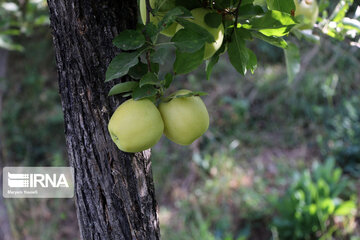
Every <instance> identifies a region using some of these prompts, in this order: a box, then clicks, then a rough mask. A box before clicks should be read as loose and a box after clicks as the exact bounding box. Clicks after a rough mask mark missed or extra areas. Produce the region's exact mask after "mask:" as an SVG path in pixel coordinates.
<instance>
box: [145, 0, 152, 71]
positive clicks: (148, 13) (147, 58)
mask: <svg viewBox="0 0 360 240" xmlns="http://www.w3.org/2000/svg"><path fill="white" fill-rule="evenodd" d="M145 3H146V24H149V23H150V13H151V14H152V10H153V9H152V8H151V5H150V0H145ZM146 41H148V42H151V39H150V37H149V36H147V35H146ZM146 62H147V67H148V71H149V72H151V61H150V50H148V51H147V52H146Z"/></svg>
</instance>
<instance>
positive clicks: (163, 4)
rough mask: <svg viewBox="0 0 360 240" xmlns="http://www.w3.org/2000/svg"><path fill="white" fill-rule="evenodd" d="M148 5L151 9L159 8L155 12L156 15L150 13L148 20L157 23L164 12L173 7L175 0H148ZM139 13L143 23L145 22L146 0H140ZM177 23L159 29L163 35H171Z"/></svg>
mask: <svg viewBox="0 0 360 240" xmlns="http://www.w3.org/2000/svg"><path fill="white" fill-rule="evenodd" d="M150 6H151V8H153V9H155V8H156V9H159V11H158V12H157V13H156V14H157V15H156V16H153V15H152V14H151V13H150V22H152V23H153V24H155V25H157V24H158V23H159V22H160V21H161V19H162V18H163V17H164V16H165V14H166V12H167V11H169V10H171V9H173V8H175V0H150ZM140 15H141V20H142V22H143V23H144V24H145V23H146V2H145V0H140ZM176 27H177V23H173V24H171V25H170V26H169V27H168V28H166V29H165V30H163V31H161V34H164V35H165V36H168V37H172V36H174V34H175V32H176Z"/></svg>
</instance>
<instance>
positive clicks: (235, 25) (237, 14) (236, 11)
mask: <svg viewBox="0 0 360 240" xmlns="http://www.w3.org/2000/svg"><path fill="white" fill-rule="evenodd" d="M241 1H242V0H239V3H238V5H237V7H236V9H235V12H234V14H235V22H234V28H233V29H232V31H231V35H232V34H233V33H234V31H235V28H236V27H237V24H238V17H239V8H240V5H241Z"/></svg>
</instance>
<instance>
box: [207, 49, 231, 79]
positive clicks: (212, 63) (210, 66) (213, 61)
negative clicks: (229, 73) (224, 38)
mask: <svg viewBox="0 0 360 240" xmlns="http://www.w3.org/2000/svg"><path fill="white" fill-rule="evenodd" d="M226 44H227V43H226V42H223V44H222V45H221V47H220V48H219V50H217V51H216V53H215V54H214V56H212V57H211V58H210V60H207V61H206V65H205V71H206V80H209V79H210V75H211V72H212V69H213V67H214V66H215V65H216V63H217V62H218V61H219V57H220V55H221V54H223V53H224V52H225V51H226Z"/></svg>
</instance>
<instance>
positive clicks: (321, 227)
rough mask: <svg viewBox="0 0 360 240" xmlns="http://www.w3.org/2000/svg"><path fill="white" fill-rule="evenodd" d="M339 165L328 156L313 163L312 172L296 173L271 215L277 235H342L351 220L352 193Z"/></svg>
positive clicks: (287, 236)
mask: <svg viewBox="0 0 360 240" xmlns="http://www.w3.org/2000/svg"><path fill="white" fill-rule="evenodd" d="M350 187H351V186H350V185H349V182H348V181H347V180H346V179H345V178H343V177H342V171H341V169H340V168H335V162H334V161H333V160H328V161H327V162H326V163H324V164H323V165H321V164H314V166H313V170H312V173H310V171H308V170H306V171H304V172H303V173H300V174H298V176H297V179H296V180H295V182H294V183H293V184H292V185H291V186H290V188H289V190H288V191H287V192H286V194H285V195H284V196H283V197H282V198H280V200H279V201H278V202H277V203H276V209H277V210H278V216H276V217H275V218H274V219H273V224H274V226H275V229H276V232H277V234H276V235H278V239H333V238H332V236H340V237H345V236H346V235H347V232H349V231H350V232H351V231H352V230H353V229H350V228H351V225H352V226H353V224H351V223H352V222H354V221H355V214H356V204H357V198H356V194H354V193H353V191H354V190H353V189H349V188H350Z"/></svg>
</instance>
